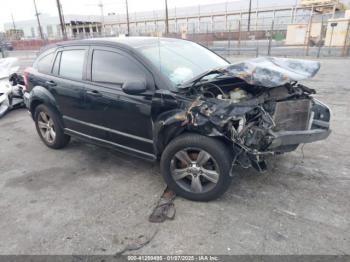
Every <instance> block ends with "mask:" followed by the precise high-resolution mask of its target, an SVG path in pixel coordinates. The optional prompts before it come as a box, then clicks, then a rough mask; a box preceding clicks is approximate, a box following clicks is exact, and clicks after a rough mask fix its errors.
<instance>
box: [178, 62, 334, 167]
mask: <svg viewBox="0 0 350 262" xmlns="http://www.w3.org/2000/svg"><path fill="white" fill-rule="evenodd" d="M275 62H276V61H275ZM275 62H274V65H275ZM280 62H281V61H280ZM283 62H285V63H287V62H286V61H283ZM287 64H288V63H287ZM293 64H294V65H296V64H298V63H297V62H296V61H293ZM284 65H286V64H284ZM288 65H291V64H290V63H289V64H288ZM308 66H309V67H308V68H309V69H310V70H309V71H308V72H309V73H304V76H305V75H306V74H308V76H309V77H311V76H312V75H314V74H315V73H316V72H315V70H316V71H318V69H319V67H318V68H316V67H317V66H316V64H314V63H311V64H309V65H308ZM315 66H316V67H315ZM312 68H314V69H312ZM231 69H232V68H231ZM311 69H312V70H311ZM273 70H274V71H276V70H277V69H276V68H274V69H273ZM286 70H287V69H286V68H283V69H281V70H280V71H281V72H282V71H286ZM290 70H293V69H290ZM277 71H278V70H277ZM231 72H232V71H231ZM253 72H254V70H253ZM281 72H280V73H281ZM296 74H297V73H296V69H295V70H293V72H292V73H290V74H285V75H284V76H283V74H282V75H281V77H280V80H276V79H275V80H273V82H274V84H272V82H271V81H270V82H266V81H267V80H266V81H265V84H266V85H267V86H261V84H263V82H262V81H263V77H260V78H259V77H258V76H256V75H255V76H252V75H250V76H249V75H247V74H244V77H243V75H242V74H241V75H234V76H232V75H231V73H224V72H223V73H222V75H220V74H219V76H217V77H214V78H209V80H205V81H202V80H201V81H196V82H195V83H194V85H193V86H191V87H189V88H188V89H187V90H186V92H187V95H188V96H192V97H194V100H193V101H192V102H191V103H190V104H189V105H187V106H186V108H184V110H183V111H180V112H177V113H176V114H174V115H173V116H172V118H171V119H172V121H173V122H174V121H176V122H177V121H178V122H181V126H183V127H184V128H186V129H187V130H189V131H193V132H198V133H201V134H203V135H207V136H213V137H221V138H224V139H225V140H226V141H228V142H229V143H230V144H231V145H232V148H233V151H234V153H235V154H234V155H235V158H234V163H233V164H237V163H238V164H240V165H241V166H243V167H250V166H253V167H255V168H256V169H258V170H259V171H263V170H265V168H266V164H265V161H264V159H265V156H267V155H273V154H279V153H285V152H290V151H293V150H295V149H296V148H297V147H298V145H299V144H303V143H311V142H315V141H318V140H322V139H326V138H327V137H328V136H329V134H330V132H331V131H330V129H329V122H330V110H329V108H328V107H327V106H326V105H324V104H323V103H321V102H320V101H318V100H317V99H315V98H313V97H312V94H314V93H315V90H313V89H310V88H308V87H306V86H304V85H301V84H298V83H297V82H296V81H295V80H293V78H292V77H294V78H296ZM237 76H238V77H237ZM300 78H301V77H300ZM249 79H250V80H249ZM259 79H260V80H259ZM286 79H287V80H286ZM282 80H283V81H282Z"/></svg>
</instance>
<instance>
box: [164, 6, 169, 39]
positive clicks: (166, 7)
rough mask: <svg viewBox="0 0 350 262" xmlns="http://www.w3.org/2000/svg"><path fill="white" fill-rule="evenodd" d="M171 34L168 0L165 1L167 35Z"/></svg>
mask: <svg viewBox="0 0 350 262" xmlns="http://www.w3.org/2000/svg"><path fill="white" fill-rule="evenodd" d="M168 34H169V17H168V0H165V35H168Z"/></svg>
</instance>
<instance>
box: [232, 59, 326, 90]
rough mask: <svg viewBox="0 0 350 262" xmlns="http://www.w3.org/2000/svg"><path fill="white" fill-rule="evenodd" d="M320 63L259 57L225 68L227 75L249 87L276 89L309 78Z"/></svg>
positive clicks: (317, 69)
mask: <svg viewBox="0 0 350 262" xmlns="http://www.w3.org/2000/svg"><path fill="white" fill-rule="evenodd" d="M319 69H320V63H319V62H316V61H307V60H301V59H290V58H276V57H259V58H255V59H251V60H247V61H244V62H241V63H236V64H231V65H229V66H228V67H226V70H227V71H228V73H229V74H231V75H233V76H235V77H237V78H240V79H242V80H244V81H246V82H247V83H248V84H250V85H257V86H264V87H276V86H281V85H284V84H286V83H289V82H293V81H300V80H304V79H308V78H311V77H313V76H315V74H316V73H317V72H318V71H319Z"/></svg>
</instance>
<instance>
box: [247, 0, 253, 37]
mask: <svg viewBox="0 0 350 262" xmlns="http://www.w3.org/2000/svg"><path fill="white" fill-rule="evenodd" d="M251 12H252V0H249V10H248V32H250V13H251Z"/></svg>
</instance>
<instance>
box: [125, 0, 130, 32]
mask: <svg viewBox="0 0 350 262" xmlns="http://www.w3.org/2000/svg"><path fill="white" fill-rule="evenodd" d="M125 9H126V26H127V29H128V31H127V32H128V33H127V35H128V36H129V35H130V24H129V5H128V0H125Z"/></svg>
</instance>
